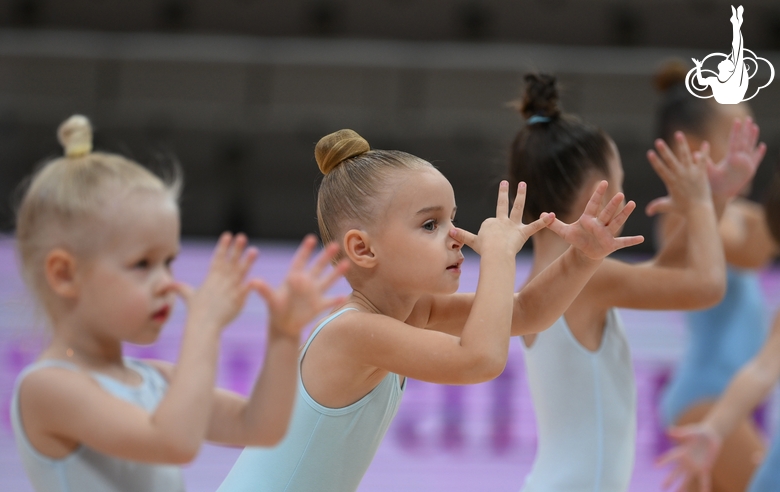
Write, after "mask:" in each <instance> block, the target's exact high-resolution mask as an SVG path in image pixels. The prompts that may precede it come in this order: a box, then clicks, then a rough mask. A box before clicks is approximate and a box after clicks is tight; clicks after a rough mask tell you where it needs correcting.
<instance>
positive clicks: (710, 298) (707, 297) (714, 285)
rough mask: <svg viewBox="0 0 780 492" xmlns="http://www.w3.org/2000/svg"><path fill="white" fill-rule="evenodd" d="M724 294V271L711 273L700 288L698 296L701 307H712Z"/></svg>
mask: <svg viewBox="0 0 780 492" xmlns="http://www.w3.org/2000/svg"><path fill="white" fill-rule="evenodd" d="M725 295H726V272H725V270H723V271H722V272H720V274H715V273H713V274H712V275H710V278H709V279H708V280H707V282H706V283H705V285H703V286H702V288H701V289H700V294H699V296H700V298H701V303H702V305H703V307H712V306H715V305H716V304H719V303H720V301H722V300H723V296H725Z"/></svg>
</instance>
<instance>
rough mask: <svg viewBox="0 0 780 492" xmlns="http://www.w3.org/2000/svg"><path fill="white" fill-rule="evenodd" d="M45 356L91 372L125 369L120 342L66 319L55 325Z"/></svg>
mask: <svg viewBox="0 0 780 492" xmlns="http://www.w3.org/2000/svg"><path fill="white" fill-rule="evenodd" d="M43 355H44V356H46V357H51V358H56V359H62V360H70V361H72V362H74V363H75V364H79V365H83V366H85V367H89V368H91V369H101V368H106V367H109V366H123V365H124V363H123V361H122V342H121V340H119V339H117V338H114V337H105V336H102V335H101V334H100V333H99V332H96V330H92V329H90V328H89V327H88V326H86V325H85V324H83V323H81V322H75V320H72V319H67V318H66V319H59V320H56V321H55V322H54V336H53V337H52V341H51V343H50V344H49V347H48V348H47V349H46V350H45V351H44V354H43Z"/></svg>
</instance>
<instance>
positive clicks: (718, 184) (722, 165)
mask: <svg viewBox="0 0 780 492" xmlns="http://www.w3.org/2000/svg"><path fill="white" fill-rule="evenodd" d="M758 134H759V128H758V125H756V124H755V123H754V122H753V119H752V118H751V117H749V116H748V117H747V118H745V121H744V122H743V121H742V120H740V119H739V118H735V119H734V124H733V125H732V126H731V133H730V134H729V147H728V150H727V151H726V155H725V156H724V157H723V159H722V160H721V161H720V162H718V163H717V164H714V163H713V162H712V161H711V160H710V159H709V144H707V142H704V143H703V144H702V148H701V152H702V154H704V155H705V156H706V162H707V174H708V175H709V178H710V186H711V187H712V193H713V194H714V195H721V196H726V197H729V198H731V197H734V196H736V195H738V194H739V193H740V192H741V191H742V189H743V188H744V187H745V185H747V184H748V183H749V182H750V180H751V179H753V176H755V174H756V169H758V165H759V164H761V160H762V159H763V158H764V155H765V154H766V144H765V143H764V142H761V143H758Z"/></svg>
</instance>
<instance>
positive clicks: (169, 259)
mask: <svg viewBox="0 0 780 492" xmlns="http://www.w3.org/2000/svg"><path fill="white" fill-rule="evenodd" d="M175 259H176V257H175V256H171V257H170V258H166V260H165V268H167V269H168V270H170V269H171V265H172V264H173V260H175Z"/></svg>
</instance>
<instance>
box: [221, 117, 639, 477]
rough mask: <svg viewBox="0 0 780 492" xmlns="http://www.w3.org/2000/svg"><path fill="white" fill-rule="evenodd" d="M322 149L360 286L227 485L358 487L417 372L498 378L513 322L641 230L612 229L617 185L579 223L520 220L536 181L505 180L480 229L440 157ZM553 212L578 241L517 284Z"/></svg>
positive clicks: (544, 313)
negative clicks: (467, 265)
mask: <svg viewBox="0 0 780 492" xmlns="http://www.w3.org/2000/svg"><path fill="white" fill-rule="evenodd" d="M315 156H316V158H317V164H318V165H319V167H320V170H321V171H322V172H323V173H324V174H325V177H324V179H323V181H322V185H321V187H320V189H319V196H318V202H317V216H318V219H319V225H320V232H321V234H322V237H323V239H324V240H326V241H331V240H332V241H335V242H338V243H339V245H340V246H341V255H342V256H343V257H345V258H347V259H348V260H349V262H350V269H349V271H348V273H347V274H346V278H347V280H348V281H349V284H350V286H351V287H352V293H351V295H350V296H349V298H348V300H347V302H346V303H344V304H343V305H342V306H340V307H339V308H338V310H336V311H335V312H333V313H332V314H331V315H330V316H328V317H327V318H325V319H324V320H323V321H322V322H321V323H320V325H319V326H318V327H317V328H316V329H315V330H314V332H313V333H312V334H311V335H310V337H309V340H308V341H307V342H306V344H305V345H304V347H303V350H302V353H301V373H300V380H299V383H298V391H299V398H298V402H297V404H296V406H295V410H294V412H293V419H292V423H291V426H290V432H289V433H288V435H287V436H286V437H285V439H284V440H283V441H282V443H281V444H280V445H279V446H277V447H276V448H273V449H254V448H247V449H245V450H244V452H243V453H242V454H241V456H240V457H239V458H238V461H237V462H236V464H235V465H234V467H233V469H232V470H231V471H230V473H229V474H228V476H227V478H226V479H225V481H224V482H223V483H222V486H221V487H220V489H219V490H223V491H231V492H236V491H258V490H268V491H281V490H285V491H287V492H292V491H306V492H308V491H312V490H328V491H339V492H347V491H354V490H356V489H357V487H358V484H359V483H360V480H361V478H362V477H363V475H364V473H365V472H366V469H367V468H368V466H369V464H370V463H371V460H372V458H373V456H374V453H375V452H376V450H377V448H378V447H379V444H380V443H381V441H382V438H383V436H384V434H385V432H386V430H387V428H388V426H389V425H390V422H391V421H392V419H393V417H394V416H395V414H396V410H397V408H398V405H399V403H400V399H401V396H402V393H403V390H404V384H405V380H406V378H407V377H410V378H415V379H419V380H423V381H429V382H434V383H443V384H473V383H479V382H482V381H487V380H489V379H492V378H495V377H496V376H497V375H498V374H500V373H501V371H502V370H503V369H504V366H505V364H506V359H507V355H508V348H509V337H510V334H522V333H532V332H537V331H540V330H542V329H544V328H545V327H547V326H549V325H550V324H551V323H552V322H553V320H555V319H556V318H557V317H558V316H560V313H562V312H563V310H564V309H566V307H567V306H568V305H569V302H570V301H571V300H572V299H573V298H574V297H575V295H576V294H577V293H578V292H579V290H580V288H581V287H582V286H583V285H584V284H585V282H586V281H587V280H588V279H589V278H590V275H591V274H592V272H593V271H595V269H596V268H597V267H598V265H599V264H600V263H601V260H602V258H604V257H605V256H606V255H607V254H609V253H610V252H612V251H614V250H615V249H618V248H621V247H625V246H630V245H633V244H637V243H639V242H641V240H642V238H641V237H631V238H615V237H614V236H615V234H616V233H617V231H618V230H619V229H620V227H621V225H622V224H623V223H624V222H625V220H626V218H627V217H628V215H629V214H630V212H631V210H633V207H634V205H633V203H629V204H628V205H625V206H624V205H623V204H622V200H623V195H622V194H620V193H618V194H616V195H615V196H614V198H613V199H612V200H608V201H604V203H602V201H603V200H602V199H603V198H604V193H605V191H606V183H604V184H603V186H599V187H598V188H597V189H596V190H595V192H594V193H593V196H592V197H591V200H590V202H589V206H588V207H587V210H586V211H585V213H583V214H582V217H580V218H579V220H578V221H576V222H575V223H573V224H568V225H567V224H563V223H561V222H558V221H556V222H552V221H553V219H554V217H553V216H552V215H548V214H540V218H539V219H538V220H536V221H534V222H533V223H531V224H529V225H523V224H522V222H521V217H522V215H523V203H524V198H525V185H524V184H523V183H520V184H519V185H518V186H517V190H518V191H517V199H516V200H515V202H514V206H513V207H512V209H511V211H510V209H509V187H508V183H507V182H502V184H501V186H500V188H499V197H498V205H497V207H496V217H494V218H489V219H487V220H485V221H484V222H483V224H482V226H481V228H480V230H479V233H478V234H477V235H473V234H471V233H468V232H466V231H463V230H461V229H456V228H455V227H454V226H453V220H454V219H455V210H456V206H455V197H454V195H453V191H452V186H451V185H450V183H449V181H447V179H446V178H445V177H444V176H443V175H442V174H441V173H440V172H439V171H438V170H436V169H435V168H434V167H433V166H432V165H431V164H430V163H428V162H426V161H424V160H422V159H420V158H418V157H415V156H412V155H409V154H406V153H404V152H399V151H386V150H370V147H369V145H368V143H367V142H366V141H365V140H364V139H363V138H361V137H360V136H359V135H358V134H357V133H355V132H353V131H351V130H341V131H338V132H335V133H333V134H330V135H328V136H326V137H323V138H322V139H321V140H320V141H319V143H318V144H317V147H316V149H315ZM547 224H550V227H553V228H554V229H555V230H556V231H557V232H558V233H560V234H562V235H564V236H566V238H567V240H568V241H569V242H571V243H572V244H575V245H576V247H570V248H568V249H567V251H566V252H563V254H561V256H560V258H559V259H558V261H556V262H552V263H553V264H551V265H550V268H548V269H546V270H545V271H544V272H541V273H540V274H539V275H538V276H537V278H536V279H535V280H534V281H533V282H531V283H529V284H528V285H527V286H526V287H525V288H524V289H523V290H522V291H521V292H520V293H519V294H516V295H514V294H513V290H514V282H515V271H516V267H515V255H516V254H517V252H518V251H519V250H520V248H521V247H522V246H523V244H524V243H525V241H526V240H527V239H528V237H529V236H531V235H532V234H533V233H535V232H537V231H538V230H540V229H542V228H544V227H545V225H547ZM463 244H466V245H468V246H469V247H471V248H472V249H474V250H475V251H476V252H477V253H479V255H480V274H479V282H478V285H477V290H476V293H472V294H454V292H455V291H456V290H457V288H458V281H459V276H460V265H461V263H462V262H463V255H462V253H461V247H462V246H463Z"/></svg>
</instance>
